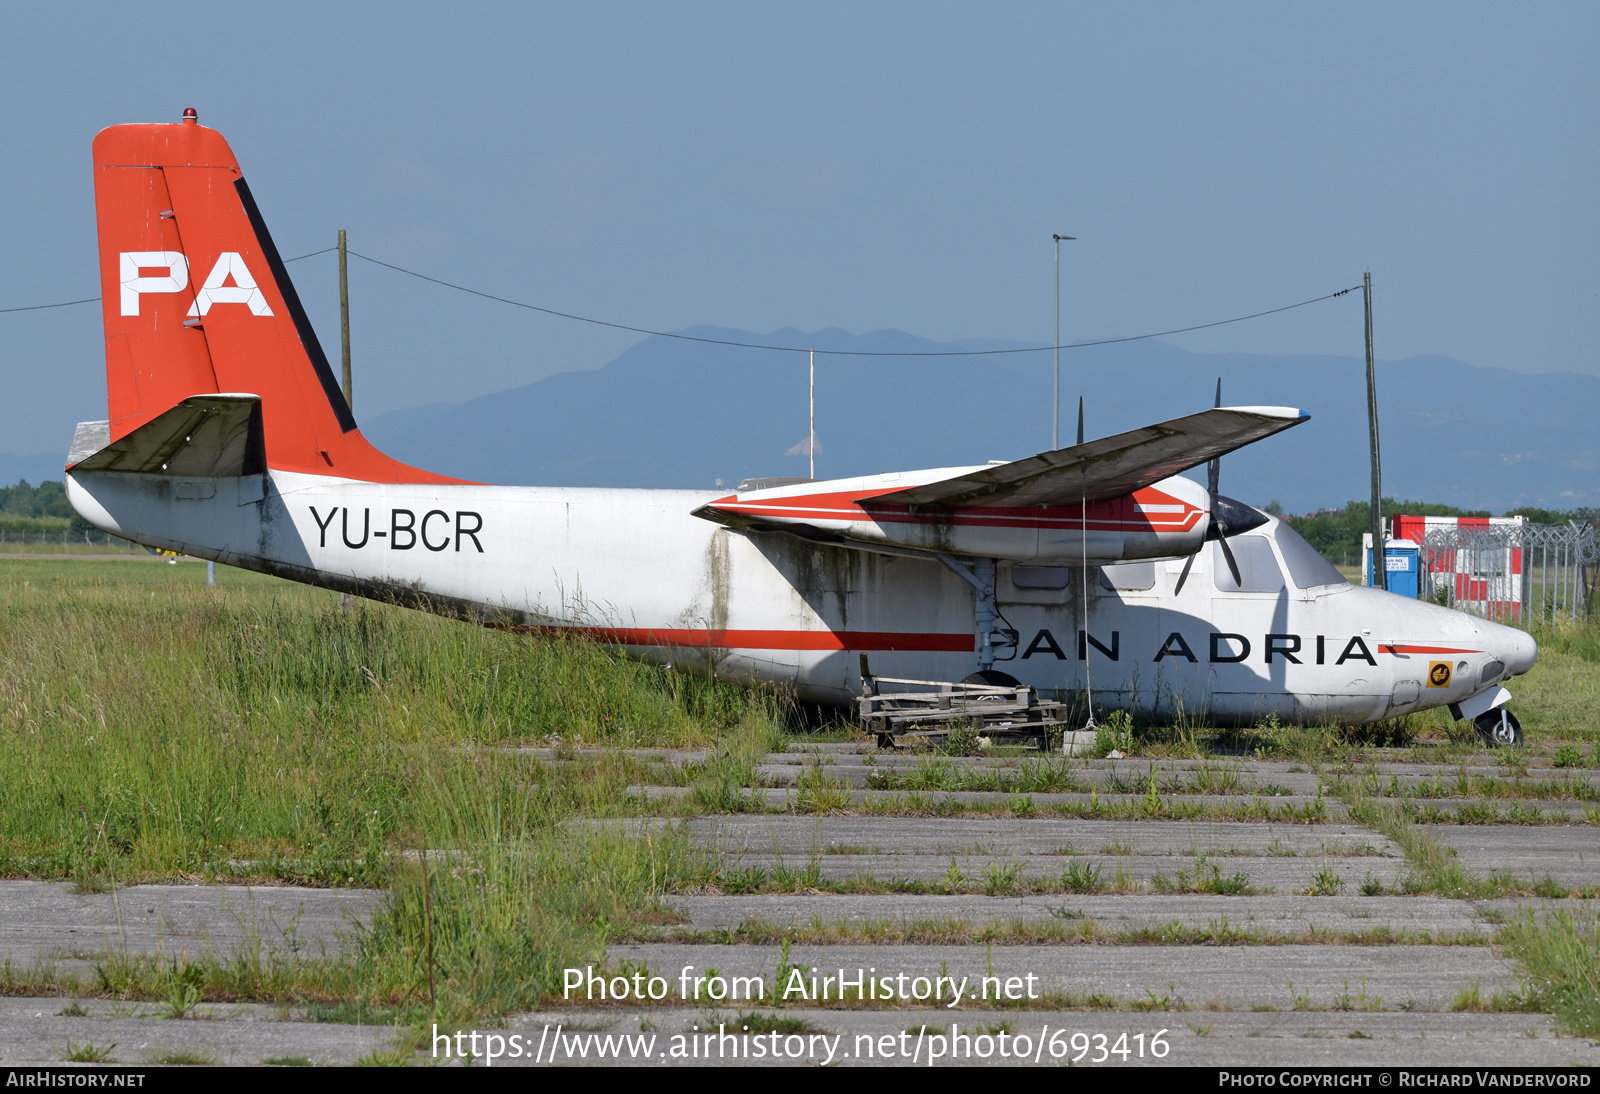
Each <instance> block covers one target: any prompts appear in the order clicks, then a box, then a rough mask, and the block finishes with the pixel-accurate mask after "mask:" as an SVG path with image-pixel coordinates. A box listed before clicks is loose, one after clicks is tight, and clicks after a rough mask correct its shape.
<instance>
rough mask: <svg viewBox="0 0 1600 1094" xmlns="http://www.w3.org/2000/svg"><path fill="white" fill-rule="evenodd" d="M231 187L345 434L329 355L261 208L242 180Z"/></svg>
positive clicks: (344, 406)
mask: <svg viewBox="0 0 1600 1094" xmlns="http://www.w3.org/2000/svg"><path fill="white" fill-rule="evenodd" d="M233 188H234V189H235V190H237V191H239V200H240V201H242V202H244V212H245V215H246V216H247V217H249V218H250V227H252V228H254V229H255V233H256V243H257V244H258V245H260V247H261V253H262V254H264V255H266V256H267V266H268V267H269V268H271V270H272V277H273V280H274V281H276V282H277V283H278V292H279V293H280V294H281V295H282V296H283V302H284V303H285V304H286V305H288V308H289V315H290V317H291V318H292V319H293V320H294V329H295V331H296V333H298V334H299V335H300V344H301V345H302V346H304V347H305V350H306V354H307V356H309V357H310V358H311V367H312V368H314V369H316V370H317V379H318V380H319V381H321V383H322V393H323V394H324V395H326V396H327V397H328V405H329V406H331V407H332V408H333V413H334V416H335V417H337V418H338V419H339V428H340V429H342V430H344V431H345V432H346V433H348V432H350V431H351V430H352V429H354V428H355V427H356V417H355V415H354V414H352V413H350V404H349V403H347V402H345V401H344V392H343V391H341V390H340V388H339V381H338V379H336V378H335V377H334V375H333V367H332V366H331V365H329V364H328V355H327V354H325V353H323V352H322V343H321V342H319V341H317V332H316V331H315V330H312V329H311V320H310V319H308V318H307V317H306V309H305V308H304V307H303V306H302V305H301V303H300V294H299V293H297V292H295V291H294V282H293V281H290V280H289V271H288V270H287V269H285V268H284V265H283V258H282V257H281V256H280V255H279V254H278V247H277V244H275V243H273V242H272V233H271V232H268V231H267V222H266V221H264V220H262V219H261V210H260V209H258V208H256V199H255V198H254V197H253V196H251V194H250V187H249V185H248V184H247V183H246V182H245V181H244V179H242V178H241V179H239V180H238V181H236V182H235V183H234V184H233Z"/></svg>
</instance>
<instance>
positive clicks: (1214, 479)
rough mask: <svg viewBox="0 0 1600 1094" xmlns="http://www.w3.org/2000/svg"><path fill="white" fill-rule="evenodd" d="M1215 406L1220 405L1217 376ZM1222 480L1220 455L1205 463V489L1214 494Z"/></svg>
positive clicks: (1220, 385) (1219, 389) (1219, 383)
mask: <svg viewBox="0 0 1600 1094" xmlns="http://www.w3.org/2000/svg"><path fill="white" fill-rule="evenodd" d="M1216 405H1217V406H1219V407H1220V406H1221V405H1222V377H1220V376H1218V377H1217V403H1216ZM1221 481H1222V457H1220V456H1219V457H1217V458H1216V459H1214V460H1212V461H1211V462H1210V463H1208V464H1207V465H1206V491H1207V492H1208V493H1210V494H1211V495H1213V496H1215V495H1216V492H1217V488H1218V486H1219V484H1220V483H1221Z"/></svg>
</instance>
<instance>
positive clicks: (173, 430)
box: [68, 394, 266, 478]
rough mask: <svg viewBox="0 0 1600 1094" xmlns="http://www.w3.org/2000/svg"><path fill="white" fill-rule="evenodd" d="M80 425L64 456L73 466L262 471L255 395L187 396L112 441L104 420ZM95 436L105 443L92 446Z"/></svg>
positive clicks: (216, 474)
mask: <svg viewBox="0 0 1600 1094" xmlns="http://www.w3.org/2000/svg"><path fill="white" fill-rule="evenodd" d="M85 425H88V426H89V427H90V428H88V429H84V428H83V427H82V426H80V427H79V429H80V433H82V434H83V436H82V437H81V438H74V439H73V445H72V454H71V455H70V456H68V460H69V466H70V469H71V470H73V471H128V472H134V473H140V472H142V473H144V474H151V475H160V474H166V475H177V476H181V477H193V478H232V477H235V476H239V475H259V474H261V473H262V472H264V471H265V470H266V456H265V451H266V449H265V446H264V442H263V439H262V424H261V397H260V396H258V395H230V394H223V395H191V396H190V397H189V398H187V399H185V400H184V401H183V402H181V403H179V404H178V405H177V406H175V407H173V408H172V409H171V410H168V411H166V412H164V413H162V414H160V415H158V416H157V417H155V418H152V419H151V420H150V421H148V422H146V423H145V424H144V425H142V426H140V427H139V428H137V429H135V430H134V431H133V432H132V433H129V434H127V435H126V436H124V437H120V438H118V439H117V440H115V441H110V434H109V426H108V425H107V424H106V423H100V422H94V423H85ZM95 427H104V428H106V429H107V432H106V433H100V432H99V429H97V428H95ZM97 435H98V436H97ZM100 438H104V439H105V440H107V441H110V443H109V444H105V445H104V446H97V444H96V442H97V441H98V440H99V439H100ZM84 449H88V450H89V451H87V452H85V451H84Z"/></svg>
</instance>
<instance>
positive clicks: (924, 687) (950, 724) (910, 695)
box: [856, 673, 1067, 751]
mask: <svg viewBox="0 0 1600 1094" xmlns="http://www.w3.org/2000/svg"><path fill="white" fill-rule="evenodd" d="M862 681H863V683H864V684H865V686H866V694H865V695H862V696H861V697H860V698H858V699H857V700H856V706H857V715H858V716H859V718H860V720H861V724H862V726H863V727H864V728H865V729H866V730H867V732H868V733H872V734H874V735H876V736H877V738H878V745H879V747H881V748H894V747H897V746H898V745H899V743H901V742H905V743H908V744H909V743H912V742H916V741H922V742H925V743H928V744H939V743H942V742H943V741H944V740H945V739H946V738H948V737H949V735H950V734H951V733H952V732H953V731H954V730H955V729H957V728H958V727H961V726H971V727H972V728H973V729H975V730H976V731H977V733H978V736H979V737H980V738H987V739H989V740H990V741H997V742H998V741H1005V742H1008V743H1021V744H1032V745H1033V746H1034V747H1036V748H1038V749H1040V750H1041V751H1043V750H1047V749H1048V748H1049V744H1050V732H1051V730H1053V729H1058V728H1060V727H1062V726H1064V725H1065V724H1066V722H1065V716H1066V712H1067V711H1066V704H1064V703H1058V702H1055V701H1053V700H1048V699H1040V698H1039V696H1038V693H1037V692H1035V691H1034V689H1033V688H1032V687H1029V686H1028V685H1025V684H1024V685H1019V686H1017V687H997V686H995V685H991V684H958V683H952V682H950V681H948V680H905V679H899V678H896V677H889V676H877V677H874V676H870V675H868V674H866V673H863V674H862Z"/></svg>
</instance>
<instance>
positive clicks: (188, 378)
mask: <svg viewBox="0 0 1600 1094" xmlns="http://www.w3.org/2000/svg"><path fill="white" fill-rule="evenodd" d="M94 171H95V211H96V215H97V219H98V222H99V231H100V280H101V287H102V290H103V298H104V303H103V305H102V307H103V309H104V313H105V330H106V391H107V395H108V399H109V404H110V419H111V440H113V441H116V440H119V439H120V438H122V437H123V436H125V435H127V434H128V433H130V432H132V431H133V430H134V429H137V428H138V427H139V426H141V425H143V424H145V423H146V422H149V421H151V420H152V419H154V418H156V417H159V416H160V415H161V414H163V413H164V412H165V411H167V410H169V409H171V408H172V407H174V406H177V405H178V404H179V403H180V402H182V401H183V400H184V399H187V398H188V397H190V396H192V395H208V394H216V393H218V392H249V393H252V394H255V395H259V396H260V397H261V408H262V418H263V423H264V432H265V441H266V461H267V465H268V466H269V467H272V468H276V469H280V470H285V471H301V472H305V473H309V474H322V475H328V474H333V475H338V476H340V477H341V478H354V479H365V480H368V481H373V482H437V483H448V482H456V481H459V480H456V479H449V478H445V477H443V476H440V475H433V474H430V473H428V472H425V471H418V470H416V469H415V468H410V467H407V466H405V465H404V464H401V463H398V462H396V461H395V460H392V459H390V458H389V457H387V456H385V455H383V454H382V453H381V452H379V451H378V450H377V449H375V448H373V447H372V445H371V444H369V443H368V442H367V440H366V438H364V437H363V436H362V435H361V431H360V430H359V429H357V428H356V422H355V418H354V417H353V416H352V415H351V413H350V407H349V406H348V405H347V404H346V403H345V400H344V395H343V393H342V392H341V391H340V390H339V384H338V381H336V380H335V379H334V375H333V369H332V368H331V367H329V365H328V359H327V356H326V355H325V354H324V353H323V352H322V346H321V344H320V343H319V342H318V341H317V336H316V332H315V331H313V330H312V329H311V323H310V321H309V320H308V319H307V318H306V312H305V308H303V307H302V306H301V304H300V297H299V295H298V294H296V292H295V290H294V285H293V283H291V282H290V280H289V275H288V272H287V271H286V270H285V269H284V265H283V260H282V258H281V257H280V256H279V254H278V249H277V247H276V246H274V244H273V242H272V236H271V235H270V234H268V232H267V226H266V223H265V222H264V221H263V220H262V218H261V211H260V210H259V209H258V208H257V207H256V203H255V198H254V197H253V196H252V195H251V193H250V187H249V186H248V185H246V183H245V181H244V177H243V175H242V174H241V172H240V170H239V165H238V161H237V160H236V159H235V158H234V155H233V151H232V149H230V148H229V147H228V142H227V141H225V140H224V139H223V138H222V134H220V133H218V132H217V131H216V130H214V129H206V128H204V127H202V126H201V125H199V124H198V123H197V121H196V120H195V119H194V118H193V117H192V116H186V117H185V119H184V121H183V122H182V123H179V124H176V125H117V126H112V127H111V128H110V129H105V130H102V131H101V132H100V133H99V135H97V136H96V137H95V140H94Z"/></svg>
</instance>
